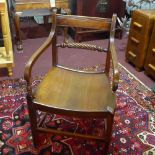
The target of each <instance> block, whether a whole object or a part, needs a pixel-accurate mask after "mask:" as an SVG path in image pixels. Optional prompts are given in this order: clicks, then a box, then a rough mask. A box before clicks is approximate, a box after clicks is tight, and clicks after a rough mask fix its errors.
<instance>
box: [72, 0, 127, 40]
mask: <svg viewBox="0 0 155 155" xmlns="http://www.w3.org/2000/svg"><path fill="white" fill-rule="evenodd" d="M99 2H100V0H70V7H71V11H72V14H76V15H82V16H93V17H106V18H108V17H109V18H111V17H112V14H113V13H116V14H117V16H118V17H123V16H124V15H125V2H124V1H123V0H107V9H106V11H105V12H104V13H103V12H100V11H99V10H98V8H97V5H98V3H99ZM92 33H95V34H96V33H100V32H99V31H85V30H83V31H81V30H79V29H76V30H75V40H77V41H80V40H81V38H82V37H84V36H86V35H87V36H88V35H90V34H92Z"/></svg>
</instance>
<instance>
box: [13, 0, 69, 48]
mask: <svg viewBox="0 0 155 155" xmlns="http://www.w3.org/2000/svg"><path fill="white" fill-rule="evenodd" d="M55 5H56V7H57V8H59V9H64V10H65V12H67V14H70V9H69V2H68V0H63V1H62V0H56V1H55ZM12 6H13V7H12V14H13V19H14V25H15V30H16V44H17V49H18V50H22V49H23V46H22V37H21V31H20V17H33V16H44V19H45V20H44V21H47V18H46V17H47V16H49V15H50V13H51V12H50V9H51V6H52V4H51V3H50V0H12Z"/></svg>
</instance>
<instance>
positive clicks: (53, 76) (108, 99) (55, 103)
mask: <svg viewBox="0 0 155 155" xmlns="http://www.w3.org/2000/svg"><path fill="white" fill-rule="evenodd" d="M52 23H53V24H52V29H51V32H50V35H49V37H48V38H47V40H46V41H45V42H44V43H43V44H42V45H41V46H40V48H39V49H38V50H37V51H35V52H34V53H33V55H32V56H31V58H30V59H29V61H28V62H27V63H26V66H25V71H24V78H25V80H26V82H27V91H28V94H27V101H28V109H29V115H30V122H31V128H32V135H33V140H34V144H35V146H37V141H36V137H37V132H51V133H55V134H58V135H67V136H73V137H80V138H84V139H98V140H102V141H103V142H105V151H104V152H103V154H107V153H108V147H109V144H110V139H111V134H112V124H113V117H114V111H115V106H116V96H115V91H116V90H117V88H118V82H119V71H118V62H117V56H116V51H115V45H114V33H115V23H116V15H113V18H112V19H103V18H93V17H84V16H73V15H56V9H53V14H52ZM81 23H83V24H81ZM57 26H66V27H72V26H76V27H80V28H81V27H82V28H88V27H89V28H97V29H106V30H109V32H110V37H109V46H108V49H107V50H106V53H107V57H106V60H105V61H106V62H105V64H106V66H105V71H84V70H83V71H80V70H76V69H72V68H67V67H64V66H61V65H60V64H58V47H59V48H60V47H62V48H77V49H79V50H80V49H84V48H85V49H87V50H88V51H89V50H91V52H93V51H95V52H96V51H98V52H105V50H103V49H102V47H97V46H96V45H95V46H93V45H88V44H84V43H72V42H69V41H68V40H65V43H57V39H56V37H57V35H56V27H57ZM51 44H52V65H53V66H52V68H51V69H50V70H49V72H48V73H47V74H46V76H45V77H44V78H43V80H42V81H41V83H40V84H39V85H38V87H36V89H32V69H33V66H34V64H35V62H36V61H37V60H38V59H39V58H40V56H41V54H43V53H44V52H45V51H46V48H48V47H49V45H51ZM111 62H112V64H111ZM110 64H111V65H110ZM111 66H112V67H113V74H112V80H113V81H112V87H111V84H110V77H109V71H110V67H111ZM36 110H41V111H43V112H46V113H55V114H60V115H68V116H72V117H82V118H90V117H91V118H103V119H104V120H105V128H104V129H103V135H104V136H103V137H100V136H97V135H87V134H84V135H83V134H80V133H71V132H66V131H65V132H64V131H59V130H54V129H47V128H43V127H42V126H41V124H42V122H43V121H44V119H45V117H46V113H45V116H44V117H43V119H42V120H40V122H39V124H38V123H37V118H36Z"/></svg>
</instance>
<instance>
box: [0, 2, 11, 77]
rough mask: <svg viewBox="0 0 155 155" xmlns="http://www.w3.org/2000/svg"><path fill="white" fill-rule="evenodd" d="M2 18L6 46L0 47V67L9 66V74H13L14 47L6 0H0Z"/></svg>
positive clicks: (0, 18) (0, 17) (0, 15)
mask: <svg viewBox="0 0 155 155" xmlns="http://www.w3.org/2000/svg"><path fill="white" fill-rule="evenodd" d="M0 20H1V22H0V24H1V29H2V36H3V42H4V43H3V44H4V46H3V47H0V68H7V70H8V74H9V76H12V73H13V71H12V67H13V65H14V62H13V49H12V39H11V33H10V22H9V16H8V8H7V2H6V0H0Z"/></svg>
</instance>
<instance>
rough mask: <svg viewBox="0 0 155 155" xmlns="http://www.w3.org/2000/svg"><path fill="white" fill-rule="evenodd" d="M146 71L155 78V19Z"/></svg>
mask: <svg viewBox="0 0 155 155" xmlns="http://www.w3.org/2000/svg"><path fill="white" fill-rule="evenodd" d="M144 68H145V73H146V74H148V75H150V76H151V77H153V78H154V79H155V21H154V27H153V31H152V34H151V39H150V43H149V48H148V51H147V56H146V61H145V65H144Z"/></svg>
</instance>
